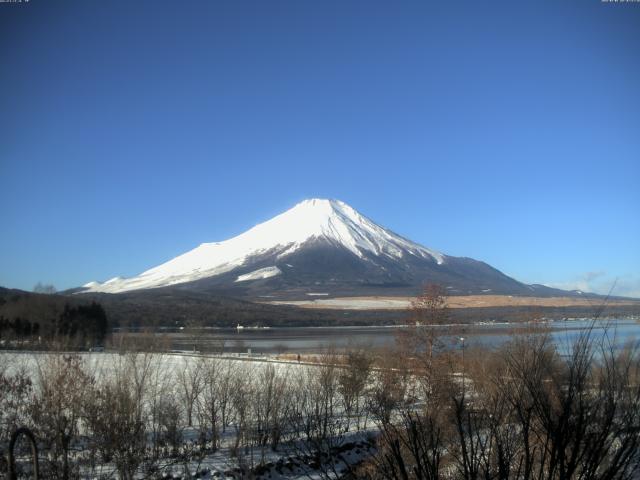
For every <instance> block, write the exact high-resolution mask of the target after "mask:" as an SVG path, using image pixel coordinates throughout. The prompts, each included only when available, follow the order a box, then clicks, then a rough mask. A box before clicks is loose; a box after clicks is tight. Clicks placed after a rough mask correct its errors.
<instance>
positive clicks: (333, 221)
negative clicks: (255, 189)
mask: <svg viewBox="0 0 640 480" xmlns="http://www.w3.org/2000/svg"><path fill="white" fill-rule="evenodd" d="M427 282H430V283H439V284H441V285H443V286H444V287H445V288H447V290H448V291H449V292H450V293H451V294H453V295H467V294H483V293H484V294H486V293H492V294H515V295H536V296H541V295H551V294H553V293H555V292H560V291H559V290H555V289H550V288H547V287H544V286H541V285H526V284H523V283H521V282H518V281H517V280H514V279H513V278H511V277H508V276H507V275H505V274H503V273H502V272H500V271H498V270H496V269H495V268H493V267H491V266H490V265H488V264H486V263H484V262H480V261H477V260H473V259H471V258H464V257H453V256H449V255H445V254H443V253H440V252H437V251H435V250H432V249H430V248H427V247H424V246H422V245H420V244H418V243H415V242H412V241H410V240H408V239H406V238H404V237H402V236H400V235H398V234H396V233H394V232H392V231H391V230H389V229H387V228H385V227H382V226H380V225H378V224H376V223H375V222H373V221H372V220H370V219H369V218H367V217H365V216H364V215H362V214H360V213H359V212H357V211H356V210H355V209H353V208H352V207H350V206H349V205H347V204H346V203H344V202H341V201H339V200H326V199H310V200H305V201H303V202H301V203H299V204H297V205H295V206H294V207H293V208H291V209H290V210H287V211H286V212H284V213H282V214H280V215H277V216H276V217H274V218H272V219H271V220H268V221H266V222H264V223H261V224H259V225H257V226H255V227H253V228H251V229H250V230H248V231H246V232H245V233H243V234H241V235H238V236H236V237H234V238H231V239H229V240H225V241H222V242H214V243H203V244H201V245H200V246H198V247H196V248H194V249H193V250H191V251H189V252H186V253H184V254H183V255H180V256H178V257H176V258H174V259H172V260H169V261H168V262H165V263H163V264H161V265H159V266H157V267H154V268H151V269H150V270H147V271H145V272H143V273H141V274H139V275H137V276H135V277H132V278H121V277H116V278H113V279H111V280H108V281H106V282H104V283H99V282H91V283H88V284H86V285H84V286H83V287H82V288H81V289H79V290H78V291H81V292H86V293H99V292H101V293H122V292H130V291H135V290H147V289H157V288H163V287H164V288H172V289H174V290H175V289H178V290H193V291H199V292H211V293H216V294H227V295H234V296H242V297H248V298H258V297H275V298H284V297H286V298H295V297H306V298H308V297H309V296H314V295H323V296H325V295H331V296H335V295H382V294H384V295H403V294H415V293H416V292H417V291H418V289H419V288H420V286H421V285H423V284H424V283H427ZM562 293H565V294H566V293H567V292H562Z"/></svg>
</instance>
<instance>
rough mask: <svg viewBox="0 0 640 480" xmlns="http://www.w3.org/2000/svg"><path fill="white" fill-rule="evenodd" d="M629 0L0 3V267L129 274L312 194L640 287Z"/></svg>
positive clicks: (55, 275)
mask: <svg viewBox="0 0 640 480" xmlns="http://www.w3.org/2000/svg"><path fill="white" fill-rule="evenodd" d="M639 46H640V3H602V2H601V1H599V0H575V1H571V0H568V1H555V0H554V1H546V2H545V1H535V2H534V1H531V2H513V1H505V2H494V1H485V2H478V1H476V0H474V1H455V2H427V1H423V0H420V1H416V2H388V1H385V2H376V1H350V0H346V1H345V0H337V1H321V2H311V1H305V0H292V1H256V2H246V1H236V0H234V1H222V0H221V1H195V0H193V1H158V0H153V1H146V0H136V1H130V0H122V1H117V0H111V1H66V0H58V1H51V0H30V1H28V2H23V3H19V4H14V3H0V205H2V208H1V210H0V215H1V217H0V225H1V227H0V285H3V286H8V287H15V288H23V289H31V288H32V287H33V285H34V284H35V283H36V282H38V281H42V282H48V283H53V284H54V285H55V286H56V287H57V288H58V289H62V288H67V287H72V286H77V285H80V284H83V283H86V282H87V281H90V280H105V279H108V278H110V277H113V276H116V275H123V276H130V275H134V274H137V273H139V272H141V271H143V270H145V269H147V268H149V267H152V266H154V265H157V264H159V263H161V262H163V261H165V260H168V259H170V258H172V257H174V256H176V255H178V254H180V253H183V252H185V251H187V250H189V249H191V248H193V247H195V246H196V245H198V244H199V243H202V242H208V241H216V240H223V239H226V238H229V237H231V236H233V235H236V234H238V233H240V232H242V231H244V230H245V229H247V228H249V227H251V226H253V225H254V224H256V223H258V222H260V221H263V220H266V219H268V218H270V217H271V216H273V215H275V214H277V213H279V212H281V211H283V210H285V209H287V208H289V207H291V206H292V205H294V204H295V203H296V202H298V201H300V200H302V199H304V198H308V197H330V198H338V199H341V200H344V201H346V202H347V203H349V204H351V205H352V206H353V207H355V208H356V209H358V210H360V211H361V212H362V213H364V214H365V215H367V216H369V217H371V218H373V219H374V220H376V221H378V222H379V223H381V224H383V225H385V226H387V227H390V228H391V229H393V230H394V231H396V232H398V233H400V234H403V235H404V236H407V237H409V238H411V239H413V240H415V241H418V242H420V243H422V244H424V245H426V246H429V247H432V248H435V249H438V250H441V251H443V252H445V253H448V254H452V255H462V256H470V257H474V258H477V259H480V260H484V261H486V262H488V263H490V264H492V265H493V266H495V267H497V268H499V269H501V270H503V271H504V272H506V273H507V274H510V275H513V276H515V277H516V278H518V279H520V280H523V281H526V282H540V283H548V284H554V285H560V286H569V287H573V286H579V287H581V288H589V289H592V290H596V291H606V290H607V289H608V287H609V286H610V284H611V282H612V281H613V279H614V278H616V277H618V278H619V280H618V289H617V291H616V293H619V294H635V295H638V296H640V54H639Z"/></svg>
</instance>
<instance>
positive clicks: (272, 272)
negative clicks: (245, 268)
mask: <svg viewBox="0 0 640 480" xmlns="http://www.w3.org/2000/svg"><path fill="white" fill-rule="evenodd" d="M281 273H282V271H281V270H280V269H279V268H278V267H266V268H261V269H259V270H255V271H253V272H251V273H245V274H244V275H240V276H239V277H238V278H236V283H237V282H246V281H247V280H262V279H264V278H270V277H275V276H276V275H280V274H281Z"/></svg>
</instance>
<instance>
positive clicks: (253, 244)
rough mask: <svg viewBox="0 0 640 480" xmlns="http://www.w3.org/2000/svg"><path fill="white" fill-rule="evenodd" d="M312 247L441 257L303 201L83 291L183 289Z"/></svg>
mask: <svg viewBox="0 0 640 480" xmlns="http://www.w3.org/2000/svg"><path fill="white" fill-rule="evenodd" d="M313 241H325V242H329V243H330V244H332V245H335V246H338V247H342V248H345V249H347V250H349V251H350V252H352V253H353V254H354V255H356V256H358V257H361V258H362V257H364V256H371V255H374V256H387V257H391V258H397V259H402V258H403V257H404V256H406V255H414V256H418V257H421V258H431V259H432V260H433V261H435V262H436V263H437V264H441V263H443V262H444V259H445V256H444V255H442V254H441V253H439V252H435V251H432V250H429V249H427V248H425V247H422V246H421V245H418V244H416V243H414V242H411V241H409V240H407V239H405V238H403V237H401V236H399V235H396V234H395V233H393V232H391V231H390V230H387V229H386V228H384V227H381V226H379V225H377V224H376V223H374V222H373V221H371V220H369V219H368V218H367V217H365V216H363V215H361V214H360V213H358V212H357V211H356V210H355V209H353V208H352V207H350V206H349V205H347V204H346V203H344V202H341V201H339V200H327V199H319V198H314V199H309V200H304V201H302V202H300V203H298V204H297V205H295V206H294V207H293V208H291V209H289V210H287V211H286V212H284V213H282V214H280V215H277V216H276V217H274V218H272V219H271V220H268V221H266V222H264V223H261V224H259V225H256V226H255V227H253V228H251V229H250V230H247V231H246V232H244V233H242V234H240V235H238V236H236V237H234V238H231V239H229V240H226V241H223V242H214V243H203V244H201V245H200V246H198V247H196V248H194V249H193V250H191V251H189V252H187V253H185V254H183V255H180V256H178V257H176V258H174V259H172V260H170V261H168V262H166V263H164V264H162V265H159V266H157V267H155V268H152V269H150V270H147V271H146V272H143V273H142V274H140V275H138V276H136V277H133V278H129V279H121V278H115V279H112V280H110V281H108V282H105V283H102V284H95V283H94V282H92V283H90V284H87V285H86V288H87V289H88V291H101V292H111V293H116V292H123V291H127V290H136V289H141V288H154V287H161V286H168V285H174V284H178V283H185V282H190V281H194V280H198V279H201V278H207V277H212V276H215V275H220V274H222V273H225V272H228V271H231V270H233V269H235V268H237V267H240V266H243V265H246V263H247V261H249V260H250V259H255V258H256V257H258V256H260V255H263V254H276V255H277V258H279V259H280V258H283V257H286V256H287V255H289V254H291V253H293V252H295V251H297V250H299V249H300V248H302V247H303V246H304V245H305V244H307V243H309V242H313Z"/></svg>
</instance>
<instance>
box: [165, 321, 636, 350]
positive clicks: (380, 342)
mask: <svg viewBox="0 0 640 480" xmlns="http://www.w3.org/2000/svg"><path fill="white" fill-rule="evenodd" d="M403 328H405V327H398V326H387V327H379V326H378V327H301V328H296V327H283V328H268V329H248V328H244V329H235V328H227V329H213V328H212V329H203V330H200V331H198V332H195V333H187V332H173V333H168V334H167V335H169V337H170V339H171V343H172V345H173V348H175V349H180V350H194V349H195V350H202V351H211V350H220V349H221V348H224V351H225V352H246V351H247V350H249V349H250V350H251V352H252V353H286V352H294V353H295V352H307V353H309V352H318V351H322V350H324V349H326V348H328V347H336V348H344V347H349V346H364V347H374V348H377V347H385V346H390V345H392V344H393V343H394V342H395V340H396V337H397V335H398V332H399V331H401V330H402V329H403ZM421 328H430V327H421ZM589 328H593V335H594V337H596V338H607V339H608V340H609V341H610V342H611V343H612V344H613V345H614V346H616V348H620V347H621V346H623V345H625V344H627V343H628V342H637V341H639V340H640V322H638V321H637V320H634V319H608V320H598V321H596V322H595V323H594V322H593V321H592V320H587V319H582V320H567V321H554V322H547V323H544V324H539V323H538V324H535V325H533V324H521V323H518V324H504V323H503V324H482V325H479V324H474V325H466V326H459V325H457V326H454V327H450V328H448V329H444V330H442V333H443V335H444V337H443V338H444V339H445V340H446V341H447V343H449V345H450V346H451V347H452V348H459V346H460V345H461V344H462V342H461V341H460V338H464V343H465V347H473V346H480V345H482V346H489V347H494V346H498V345H500V344H502V343H504V342H506V341H508V340H509V339H510V338H511V337H512V335H513V334H514V333H522V332H523V331H527V330H529V329H532V330H533V331H535V330H537V331H548V332H550V334H551V336H552V338H553V340H554V341H555V342H556V344H557V345H558V346H559V348H560V349H561V350H563V349H565V348H566V347H567V346H568V345H571V344H572V343H573V341H574V340H575V339H577V338H578V337H579V336H580V335H581V334H584V332H586V331H587V330H588V329H589Z"/></svg>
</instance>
